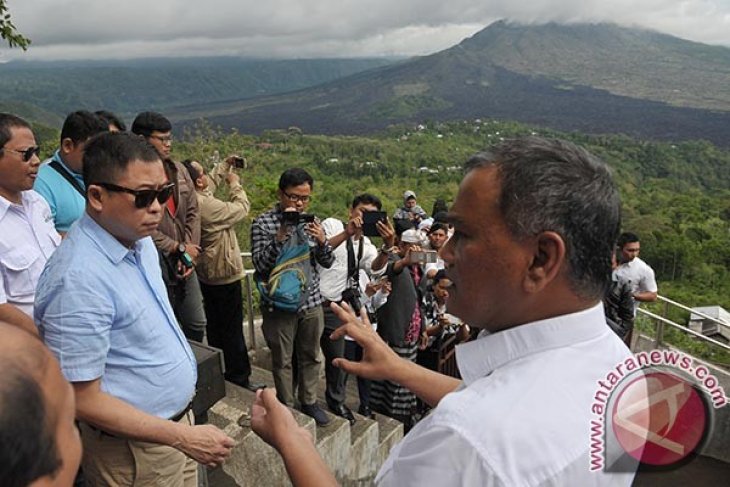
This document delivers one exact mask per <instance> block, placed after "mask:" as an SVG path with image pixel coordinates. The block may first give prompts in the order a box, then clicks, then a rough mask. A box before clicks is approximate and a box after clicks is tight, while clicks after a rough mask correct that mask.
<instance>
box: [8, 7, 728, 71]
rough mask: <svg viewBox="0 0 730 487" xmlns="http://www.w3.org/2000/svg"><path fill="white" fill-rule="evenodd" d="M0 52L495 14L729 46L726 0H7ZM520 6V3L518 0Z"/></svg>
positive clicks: (419, 24) (122, 52)
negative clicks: (614, 26)
mask: <svg viewBox="0 0 730 487" xmlns="http://www.w3.org/2000/svg"><path fill="white" fill-rule="evenodd" d="M7 3H8V5H9V7H10V13H11V15H12V17H13V22H14V23H15V25H16V27H17V28H18V29H19V30H20V31H21V32H22V33H23V34H24V35H26V36H27V37H30V38H31V39H32V41H33V44H32V46H31V47H30V49H29V50H28V51H27V52H25V53H23V52H22V51H21V50H19V49H13V50H9V49H6V48H2V49H0V59H1V60H9V59H13V58H24V59H36V60H49V59H100V58H101V59H112V58H114V59H116V58H136V57H167V56H201V55H239V56H245V57H262V58H272V57H275V58H312V57H361V56H383V55H386V56H391V55H409V56H410V55H417V54H430V53H433V52H436V51H439V50H442V49H445V48H447V47H449V46H451V45H454V44H456V43H458V42H459V41H461V40H462V39H463V38H465V37H468V36H470V35H472V34H474V33H475V32H477V31H479V30H481V29H482V28H484V27H485V26H486V25H488V24H489V23H491V22H493V21H495V20H498V19H508V20H513V21H518V22H522V23H533V22H539V23H543V22H548V21H559V22H605V21H609V22H615V23H618V24H621V25H625V26H641V27H647V28H651V29H654V30H658V31H661V32H665V33H668V34H672V35H676V36H679V37H682V38H685V39H691V40H694V41H699V42H705V43H708V44H720V45H725V46H730V0H608V1H607V0H526V1H525V2H519V1H515V0H115V1H109V0H7ZM523 4H524V5H523Z"/></svg>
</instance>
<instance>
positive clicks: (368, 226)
mask: <svg viewBox="0 0 730 487" xmlns="http://www.w3.org/2000/svg"><path fill="white" fill-rule="evenodd" d="M386 221H388V215H386V213H385V212H384V211H366V212H363V214H362V234H363V235H365V236H366V237H379V236H380V233H378V227H377V226H375V224H376V223H378V222H383V223H385V222H386Z"/></svg>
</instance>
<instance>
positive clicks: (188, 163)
mask: <svg viewBox="0 0 730 487" xmlns="http://www.w3.org/2000/svg"><path fill="white" fill-rule="evenodd" d="M193 162H196V161H194V160H193V159H185V160H184V161H182V163H181V164H182V165H183V166H185V169H187V170H188V174H190V179H192V180H193V182H195V180H196V179H198V178H199V177H200V176H202V174H200V171H198V170H197V169H195V167H193Z"/></svg>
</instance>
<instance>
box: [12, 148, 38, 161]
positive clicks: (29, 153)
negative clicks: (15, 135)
mask: <svg viewBox="0 0 730 487" xmlns="http://www.w3.org/2000/svg"><path fill="white" fill-rule="evenodd" d="M4 150H9V151H11V152H17V153H18V154H23V162H28V161H30V160H31V159H32V158H33V156H34V155H36V156H38V157H40V155H41V148H40V147H38V146H35V147H28V148H27V149H23V150H18V149H4Z"/></svg>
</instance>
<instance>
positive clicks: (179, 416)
mask: <svg viewBox="0 0 730 487" xmlns="http://www.w3.org/2000/svg"><path fill="white" fill-rule="evenodd" d="M192 408H193V402H192V401H190V402H189V403H188V405H187V406H185V408H184V409H183V410H182V411H180V412H179V413H177V414H176V415H175V416H173V417H172V418H170V421H174V422H175V423H177V422H178V421H180V420H181V419H183V418H184V417H185V415H186V414H188V412H190V410H191V409H192ZM86 425H87V426H88V427H89V428H91V429H92V430H94V431H98V432H100V433H101V434H103V435H106V436H111V437H112V438H119V436H117V435H114V434H112V433H109V432H107V431H104V430H103V429H101V428H97V427H96V426H94V425H93V424H91V423H86Z"/></svg>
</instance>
